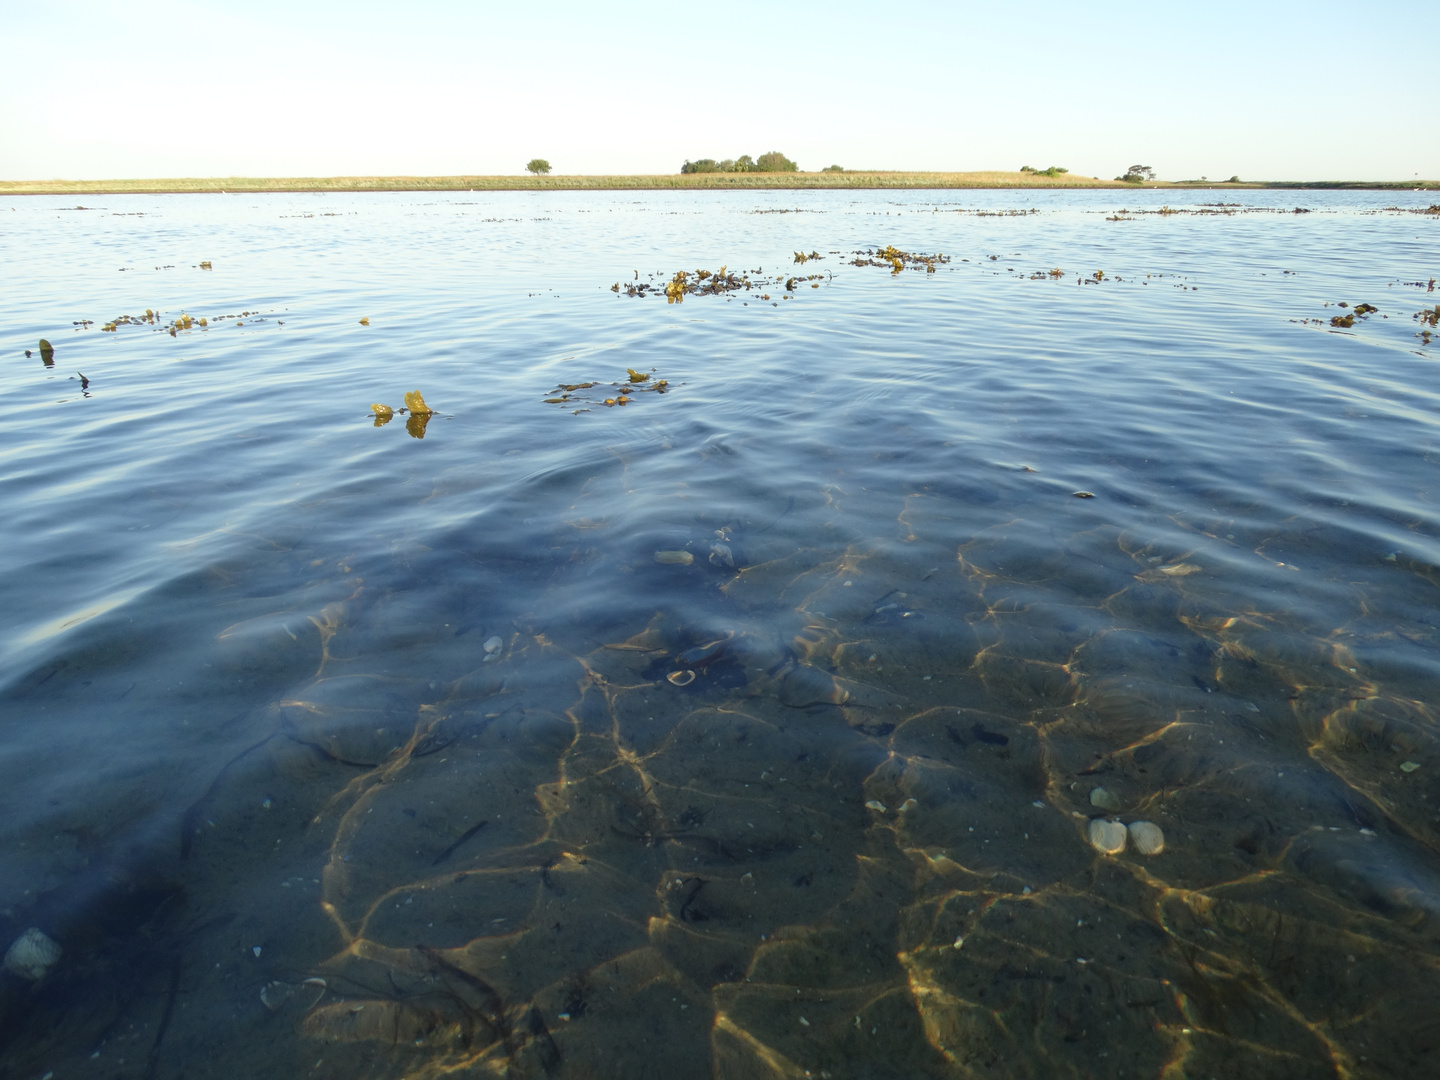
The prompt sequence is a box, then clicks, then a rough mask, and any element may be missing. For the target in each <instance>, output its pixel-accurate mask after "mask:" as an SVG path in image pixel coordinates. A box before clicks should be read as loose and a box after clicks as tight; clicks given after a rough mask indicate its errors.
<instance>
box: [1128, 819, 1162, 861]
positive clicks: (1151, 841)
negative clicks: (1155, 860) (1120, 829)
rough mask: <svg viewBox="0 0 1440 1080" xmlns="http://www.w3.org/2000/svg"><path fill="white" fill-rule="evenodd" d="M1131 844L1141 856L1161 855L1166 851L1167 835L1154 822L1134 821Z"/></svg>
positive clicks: (1131, 829)
mask: <svg viewBox="0 0 1440 1080" xmlns="http://www.w3.org/2000/svg"><path fill="white" fill-rule="evenodd" d="M1130 842H1131V843H1132V844H1134V845H1135V850H1136V851H1138V852H1140V854H1141V855H1159V854H1160V853H1161V852H1162V851H1164V850H1165V834H1164V833H1163V832H1161V831H1160V826H1159V825H1156V824H1155V823H1154V822H1153V821H1132V822H1131V823H1130Z"/></svg>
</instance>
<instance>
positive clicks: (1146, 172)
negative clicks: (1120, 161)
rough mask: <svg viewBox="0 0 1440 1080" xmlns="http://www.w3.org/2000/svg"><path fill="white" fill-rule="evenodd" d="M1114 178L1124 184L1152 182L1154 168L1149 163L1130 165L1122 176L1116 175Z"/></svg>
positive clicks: (1153, 180) (1153, 179)
mask: <svg viewBox="0 0 1440 1080" xmlns="http://www.w3.org/2000/svg"><path fill="white" fill-rule="evenodd" d="M1115 179H1116V180H1119V181H1120V182H1121V183H1124V184H1143V183H1145V182H1146V181H1149V182H1150V183H1154V182H1155V170H1154V169H1152V168H1151V167H1150V166H1149V165H1131V166H1130V168H1129V169H1127V170H1126V171H1125V175H1124V176H1117V177H1115Z"/></svg>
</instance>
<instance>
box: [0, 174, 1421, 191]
mask: <svg viewBox="0 0 1440 1080" xmlns="http://www.w3.org/2000/svg"><path fill="white" fill-rule="evenodd" d="M887 188H891V189H905V188H909V189H924V188H929V189H964V188H1000V189H1003V188H1030V189H1033V188H1067V189H1076V188H1114V189H1120V190H1133V189H1135V188H1159V189H1169V188H1182V189H1199V190H1209V189H1212V188H1213V189H1217V190H1226V189H1267V188H1283V189H1295V190H1356V191H1366V190H1368V191H1410V190H1415V189H1425V190H1432V191H1433V190H1440V181H1436V180H1421V181H1405V182H1400V181H1338V180H1336V181H1329V180H1321V181H1303V180H1297V181H1266V182H1256V183H1237V184H1228V183H1214V184H1212V183H1199V182H1186V181H1181V182H1177V183H1167V182H1163V181H1157V182H1152V183H1145V184H1127V183H1120V182H1117V181H1114V180H1095V179H1089V178H1086V177H1081V176H1075V175H1074V174H1066V175H1064V176H1057V177H1049V176H1044V175H1041V174H1035V173H1020V172H844V173H690V174H681V173H667V174H659V175H636V176H332V177H314V176H301V177H241V176H225V177H197V178H188V179H187V178H175V179H151V180H0V195H183V194H205V193H216V194H219V193H227V194H228V193H235V194H241V193H244V194H255V193H263V192H271V191H274V192H340V191H635V190H703V191H726V190H806V189H852V190H863V189H872V190H873V189H880V190H883V189H887Z"/></svg>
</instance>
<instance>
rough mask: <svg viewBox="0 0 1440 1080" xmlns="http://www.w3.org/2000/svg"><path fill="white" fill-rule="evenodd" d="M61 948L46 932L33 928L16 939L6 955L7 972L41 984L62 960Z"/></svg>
mask: <svg viewBox="0 0 1440 1080" xmlns="http://www.w3.org/2000/svg"><path fill="white" fill-rule="evenodd" d="M60 951H61V950H60V946H59V944H58V943H57V942H56V941H55V940H54V939H52V938H51V937H50V935H48V934H47V933H45V931H43V930H38V929H36V928H35V927H33V926H32V927H31V928H30V929H29V930H26V931H25V933H23V934H21V935H20V936H19V937H18V938H16V939H15V941H14V943H13V944H12V945H11V946H10V949H9V951H8V952H6V953H5V970H6V971H8V972H10V973H11V974H12V975H19V976H20V977H21V978H22V979H29V980H30V981H31V982H39V981H40V980H41V979H43V978H44V977H45V973H46V972H47V971H49V970H50V969H51V968H52V967H54V966H55V962H56V961H57V960H59V959H60Z"/></svg>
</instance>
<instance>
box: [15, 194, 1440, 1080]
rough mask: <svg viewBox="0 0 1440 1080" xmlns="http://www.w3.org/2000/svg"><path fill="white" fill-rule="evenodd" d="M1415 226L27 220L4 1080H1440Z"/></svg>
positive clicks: (1439, 234) (661, 208)
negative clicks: (689, 286) (1433, 1075)
mask: <svg viewBox="0 0 1440 1080" xmlns="http://www.w3.org/2000/svg"><path fill="white" fill-rule="evenodd" d="M1222 199H1224V200H1227V201H1233V202H1236V203H1239V204H1240V205H1235V206H1225V207H1221V206H1214V205H1203V204H1204V203H1216V202H1220V201H1221V200H1222ZM1167 201H1168V202H1169V203H1170V204H1171V205H1170V206H1169V207H1168V208H1165V209H1168V210H1171V211H1177V212H1173V213H1171V212H1160V211H1162V208H1164V204H1165V202H1167ZM1432 201H1433V196H1429V195H1425V194H1418V193H1416V194H1412V193H1346V194H1315V193H1310V192H1302V193H1296V192H1276V193H1268V192H1266V193H1261V192H1238V193H1237V192H1226V193H1224V194H1223V195H1222V194H1219V193H1214V194H1211V193H1205V192H1170V193H1165V194H1163V195H1162V194H1160V193H1156V192H1112V191H1105V192H1089V193H1081V192H1044V193H1025V192H905V193H898V194H897V193H888V192H860V193H852V192H845V193H830V192H746V193H735V194H730V193H725V194H718V193H691V192H685V193H649V192H647V193H643V194H639V195H637V194H633V193H620V192H617V193H501V194H486V195H477V194H466V193H454V194H444V195H415V194H386V195H293V196H291V195H285V196H253V195H234V196H200V197H183V196H166V197H113V196H107V197H104V198H99V197H97V198H95V199H94V200H93V201H92V200H88V199H87V201H86V205H85V207H84V208H81V207H77V206H75V205H74V201H73V200H60V199H52V198H31V199H16V200H13V201H12V203H11V204H10V205H8V206H3V207H0V259H3V265H4V266H5V268H6V269H5V279H6V282H5V289H4V299H3V302H0V303H3V325H0V341H3V349H0V353H3V364H0V390H3V395H4V401H5V406H6V407H5V411H4V414H3V418H0V462H3V469H0V499H3V506H4V508H5V516H4V525H3V536H4V542H3V544H0V612H3V617H0V688H3V689H0V733H3V736H0V777H3V783H0V937H3V938H4V940H3V941H0V947H6V946H8V943H9V942H10V941H13V940H16V939H19V938H20V937H21V936H22V935H23V934H24V933H25V932H26V931H27V930H29V929H31V928H34V929H36V930H39V931H41V932H43V933H44V934H45V935H46V936H47V937H48V938H49V939H50V940H51V941H53V942H54V943H56V944H57V945H58V947H59V949H60V953H59V957H58V959H55V958H54V955H53V951H54V950H53V949H51V950H50V953H49V955H48V956H41V959H40V960H39V961H36V962H37V963H38V964H39V968H32V970H30V972H29V974H36V973H37V971H38V970H39V969H41V968H45V964H46V962H47V961H53V962H50V963H49V966H48V969H47V970H45V972H44V975H43V977H42V978H40V979H38V980H32V979H29V978H26V977H24V976H23V975H22V974H20V973H18V972H17V971H16V970H14V969H18V968H20V967H22V966H23V965H22V964H21V962H20V961H21V960H22V959H24V958H23V957H21V956H20V955H19V953H16V952H12V954H11V956H12V962H11V963H10V968H11V969H12V970H10V971H7V973H6V974H5V975H4V976H3V979H0V1076H3V1077H5V1078H7V1080H8V1078H11V1077H14V1078H29V1077H35V1078H39V1077H42V1076H47V1075H53V1076H54V1077H55V1078H56V1080H66V1078H69V1077H146V1078H162V1077H163V1078H169V1077H182V1076H183V1077H196V1076H210V1075H215V1076H313V1077H335V1078H341V1077H346V1078H348V1077H357V1076H363V1077H375V1078H388V1077H402V1076H403V1077H439V1076H442V1075H450V1074H453V1073H456V1072H461V1073H464V1074H465V1075H477V1076H478V1075H508V1076H513V1077H539V1076H555V1077H602V1076H603V1077H700V1076H711V1075H713V1076H717V1077H725V1078H737V1080H738V1078H742V1077H746V1078H749V1077H774V1078H790V1077H804V1076H813V1077H835V1078H839V1077H865V1078H874V1077H897V1078H899V1077H1011V1076H1017V1077H1018V1076H1025V1077H1031V1076H1033V1077H1066V1076H1074V1077H1090V1076H1094V1077H1122V1076H1123V1077H1160V1076H1164V1077H1181V1076H1184V1077H1192V1078H1201V1077H1212V1076H1216V1077H1218V1076H1222V1075H1225V1074H1227V1073H1228V1074H1230V1075H1240V1076H1266V1077H1272V1076H1273V1077H1297V1078H1299V1077H1331V1076H1335V1077H1393V1076H1416V1075H1420V1074H1421V1073H1422V1072H1424V1071H1425V1070H1427V1069H1433V1068H1434V1061H1435V1057H1436V1055H1437V1053H1440V1022H1437V1020H1436V1014H1435V1011H1434V1005H1433V1003H1434V1001H1435V998H1436V994H1437V992H1440V809H1437V802H1440V783H1437V778H1440V744H1437V735H1440V729H1437V724H1436V719H1437V708H1440V703H1437V701H1436V691H1435V688H1436V685H1437V683H1436V676H1437V673H1440V615H1437V611H1436V600H1437V597H1440V591H1437V587H1440V509H1437V499H1440V488H1437V484H1436V469H1437V464H1440V394H1437V385H1440V380H1437V375H1440V369H1437V367H1436V362H1437V359H1440V356H1437V353H1440V349H1437V347H1436V345H1432V344H1430V343H1429V342H1428V339H1427V338H1425V337H1424V336H1422V335H1423V332H1424V331H1425V330H1427V329H1429V328H1428V327H1427V326H1426V325H1424V324H1422V323H1421V322H1420V321H1418V320H1417V319H1416V318H1415V317H1414V316H1415V315H1416V314H1417V313H1418V312H1421V311H1422V309H1427V310H1433V309H1434V307H1435V305H1436V304H1437V303H1440V292H1436V291H1429V289H1430V279H1431V278H1432V276H1434V275H1436V274H1437V273H1440V216H1436V215H1426V214H1422V213H1418V212H1417V211H1419V210H1423V209H1424V208H1425V207H1427V206H1428V205H1430V203H1431V202H1432ZM1297 206H1298V207H1299V208H1301V209H1303V210H1305V211H1308V212H1305V213H1300V212H1297V209H1296V208H1297ZM1122 210H1126V211H1129V212H1128V213H1121V212H1120V211H1122ZM1117 218H1118V219H1120V220H1115V219H1117ZM887 245H893V246H894V247H895V248H898V249H900V250H902V251H904V252H907V253H911V254H913V255H925V256H937V255H941V254H943V256H944V257H945V260H943V261H942V260H940V259H933V260H931V261H929V262H928V263H925V262H921V263H914V262H903V261H902V262H901V263H900V266H901V269H900V270H898V271H892V268H891V266H890V264H888V263H883V261H882V260H880V259H877V258H876V257H874V256H872V255H871V254H869V253H871V252H874V251H876V250H877V249H880V248H883V247H886V246H887ZM797 252H803V253H806V254H808V253H810V252H815V253H816V254H818V255H819V256H820V257H819V258H818V259H814V260H810V261H806V262H804V263H797V261H796V259H795V255H796V253H797ZM857 252H859V253H864V254H861V255H860V256H859V260H860V261H861V262H870V263H881V264H880V265H858V266H857V265H853V264H854V262H855V261H856V260H857V254H856V253H857ZM202 263H203V264H208V265H209V266H210V267H211V268H210V269H205V268H203V265H202ZM722 265H723V266H726V267H728V268H729V272H730V273H733V274H735V275H736V276H737V279H741V278H744V277H748V280H749V283H750V286H751V287H750V288H748V289H746V288H740V289H738V290H736V291H733V292H730V293H725V294H721V295H690V296H687V297H686V298H685V299H684V300H683V301H682V302H681V303H667V302H666V300H665V298H664V295H663V292H662V293H661V294H660V295H658V296H656V295H653V293H652V292H651V291H650V290H645V292H646V295H640V296H631V295H628V291H629V290H631V289H637V288H638V286H639V285H641V284H645V285H647V286H650V287H651V288H652V289H655V290H657V291H658V287H659V286H663V284H664V283H665V282H666V281H669V280H670V279H671V278H672V277H673V275H674V274H675V273H676V272H677V271H681V270H684V271H687V272H689V273H690V274H691V276H692V279H693V278H694V272H695V271H697V270H699V269H704V270H709V271H718V270H719V269H720V267H721V266H722ZM930 268H933V272H927V271H928V270H929V269H930ZM1052 270H1054V271H1057V273H1055V274H1051V273H1050V271H1052ZM812 275H817V276H814V277H812ZM792 277H798V278H799V279H801V280H797V281H794V282H789V281H788V279H790V278H792ZM612 286H617V287H618V290H617V289H612ZM1342 302H1343V303H1344V304H1345V305H1348V306H1345V307H1342V306H1339V305H1340V304H1341V303H1342ZM1362 303H1363V304H1367V305H1373V306H1374V308H1375V309H1376V310H1375V311H1373V312H1369V313H1368V314H1367V313H1365V311H1364V310H1363V309H1362V312H1361V314H1360V315H1359V316H1358V317H1354V319H1353V325H1350V326H1345V325H1338V326H1337V325H1332V323H1331V320H1332V319H1334V318H1337V317H1338V318H1341V319H1344V318H1347V317H1353V315H1354V312H1355V311H1356V307H1355V305H1358V304H1362ZM147 309H149V310H150V311H151V312H152V313H153V315H152V317H151V318H148V319H147V318H146V311H147ZM186 314H188V315H189V316H190V317H191V320H192V322H191V324H190V326H189V327H188V328H187V327H186V326H185V323H184V319H183V316H184V315H186ZM202 318H203V319H204V320H205V324H204V325H203V326H202V325H201V324H200V321H199V320H201V319H202ZM362 319H368V324H362V322H361V320H362ZM85 320H89V322H85ZM177 320H179V321H180V326H179V327H178V328H176V327H175V323H176V321H177ZM111 323H115V325H114V329H113V330H110V329H104V327H106V325H107V324H111ZM172 328H174V329H175V333H174V334H172V333H171V332H170V329H172ZM42 337H43V338H46V339H48V341H49V342H50V343H51V344H52V346H53V356H48V354H47V357H48V359H49V360H51V361H52V362H53V363H46V359H47V357H42V355H41V352H40V349H39V346H38V341H39V339H40V338H42ZM26 350H30V354H29V355H27V352H26ZM631 370H633V371H634V372H635V373H636V376H637V377H640V376H643V377H645V378H644V379H643V381H640V382H631V381H630V379H631V376H630V374H629V372H630V371H631ZM82 376H83V378H82ZM660 380H664V382H665V385H664V387H662V388H661V389H662V390H663V392H655V391H654V390H653V389H652V388H654V387H656V386H657V384H658V383H659V381H660ZM591 382H595V383H598V384H599V385H597V386H592V387H582V388H580V389H575V390H570V391H565V390H557V387H559V386H562V385H568V386H572V387H574V386H577V385H578V384H583V383H591ZM627 388H628V389H629V390H630V391H631V392H630V393H629V394H628V395H627V396H628V398H629V400H628V403H627V404H623V405H621V404H616V405H612V406H606V405H605V404H604V401H605V399H607V398H609V399H612V400H618V399H619V398H620V396H621V395H622V393H623V392H624V390H625V389H627ZM407 391H419V392H421V393H422V394H423V396H424V398H425V400H426V401H427V402H428V403H429V404H430V406H431V407H432V408H433V409H434V410H435V413H434V415H433V416H432V417H430V418H429V419H428V422H427V421H423V420H422V419H421V418H419V417H415V416H412V415H409V414H406V413H400V412H398V410H400V409H401V408H402V407H403V406H404V405H405V399H404V395H405V394H406V392H407ZM567 393H568V395H569V397H568V398H567V397H566V396H565V395H566V394H567ZM547 398H548V399H552V400H550V401H547V400H546V399H547ZM556 398H563V399H564V400H561V401H555V400H553V399H556ZM376 403H380V404H386V405H389V406H390V407H392V408H393V409H395V410H397V413H396V415H395V416H394V418H393V419H392V420H390V422H388V423H384V424H381V423H379V422H378V421H377V420H376V419H375V418H374V415H373V414H372V413H371V411H370V407H371V405H372V404H376ZM1079 493H1086V494H1088V495H1089V496H1090V497H1082V496H1081V495H1080V494H1079ZM1133 822H1151V823H1153V824H1154V825H1156V826H1158V827H1159V828H1160V829H1161V830H1162V832H1163V837H1164V847H1163V850H1162V851H1159V852H1158V853H1145V852H1142V851H1141V850H1137V847H1136V845H1135V843H1134V842H1133V835H1134V834H1133V833H1132V840H1131V841H1130V842H1129V843H1127V844H1126V846H1125V848H1124V850H1123V851H1120V852H1118V853H1114V852H1111V853H1105V852H1102V851H1099V850H1097V848H1096V847H1095V846H1094V845H1092V843H1091V834H1092V830H1093V831H1094V832H1095V833H1096V838H1097V839H1103V837H1101V836H1100V835H1099V834H1101V833H1103V832H1104V829H1103V828H1102V827H1103V826H1104V825H1106V824H1107V823H1117V824H1118V825H1121V826H1123V825H1128V824H1130V823H1133ZM1112 831H1113V832H1115V833H1118V834H1119V837H1120V838H1121V839H1123V838H1124V836H1125V831H1124V830H1123V829H1115V830H1112ZM1140 831H1141V832H1143V830H1140ZM1112 846H1113V844H1112ZM28 940H29V942H30V945H29V947H30V949H31V951H32V954H33V952H34V949H35V948H36V947H37V946H36V943H37V942H39V945H40V946H43V945H44V941H43V939H38V938H37V937H36V936H35V935H31V937H30V939H28ZM22 951H23V950H22ZM40 951H41V953H42V954H43V953H45V949H44V948H43V947H41V949H40ZM32 959H33V957H32Z"/></svg>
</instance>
